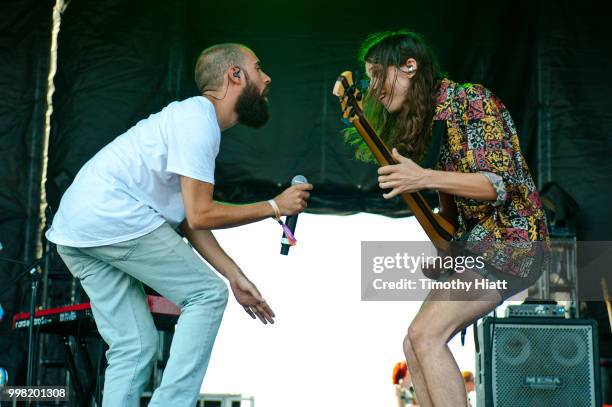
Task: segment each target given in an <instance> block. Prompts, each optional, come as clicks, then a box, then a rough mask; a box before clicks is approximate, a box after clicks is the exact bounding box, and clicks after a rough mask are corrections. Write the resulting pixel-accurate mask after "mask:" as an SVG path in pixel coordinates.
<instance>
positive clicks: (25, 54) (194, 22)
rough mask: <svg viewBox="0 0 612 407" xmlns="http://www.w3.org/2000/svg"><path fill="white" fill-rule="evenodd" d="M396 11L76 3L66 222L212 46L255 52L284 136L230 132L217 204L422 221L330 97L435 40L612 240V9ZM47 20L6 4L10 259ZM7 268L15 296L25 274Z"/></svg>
mask: <svg viewBox="0 0 612 407" xmlns="http://www.w3.org/2000/svg"><path fill="white" fill-rule="evenodd" d="M379 4H380V5H381V7H379ZM382 5H383V3H380V2H372V3H369V4H368V3H365V2H363V1H362V2H339V1H325V2H324V1H321V0H314V1H294V2H286V1H277V0H273V1H265V2H263V1H261V2H256V1H250V2H245V1H241V0H237V1H233V2H221V1H219V2H210V1H206V2H203V1H197V0H175V1H172V2H170V1H159V0H149V1H144V0H131V1H127V0H123V1H120V0H107V1H103V2H101V1H93V0H79V1H77V0H73V1H71V2H70V4H69V5H68V7H67V9H66V11H65V13H64V14H63V17H62V25H61V30H60V35H59V51H58V58H59V59H58V72H57V75H56V77H55V85H56V93H55V95H54V98H53V104H54V113H53V116H52V130H51V131H52V133H51V139H50V151H49V171H48V182H47V184H46V188H47V194H48V199H49V203H50V205H51V207H52V208H57V206H58V203H59V199H60V198H61V194H62V193H63V192H64V191H65V189H66V188H67V187H68V185H69V184H70V182H71V181H72V179H73V178H74V176H75V175H76V173H77V172H78V170H79V168H80V167H81V166H82V165H83V164H84V163H85V162H86V161H87V160H88V159H89V158H90V157H92V156H93V155H94V154H95V153H96V152H97V151H98V150H99V149H100V148H102V147H103V146H104V145H105V144H107V143H108V142H110V141H111V140H113V139H114V138H115V137H116V136H118V135H119V134H121V133H122V132H124V131H125V130H126V129H128V128H129V127H130V126H131V125H133V124H134V123H136V122H137V121H138V120H140V119H143V118H145V117H147V116H148V115H149V114H151V113H154V112H157V111H159V110H160V109H161V108H162V107H163V106H165V105H166V104H168V103H169V102H171V101H173V100H179V99H184V98H187V97H189V96H193V95H195V94H196V88H195V85H194V83H193V79H192V78H193V66H194V62H195V59H196V57H197V55H198V54H199V52H200V51H201V50H202V49H203V48H205V47H207V46H210V45H212V44H215V43H218V42H228V41H235V42H242V43H245V44H247V45H248V46H250V47H251V48H252V49H253V50H254V51H255V52H256V54H257V55H258V56H259V58H260V59H261V61H262V64H263V67H264V70H265V71H266V72H267V73H268V74H269V75H270V76H271V77H272V87H271V92H270V104H271V120H270V123H269V124H268V125H267V126H266V127H265V128H263V129H260V130H252V129H246V128H241V127H235V128H233V129H231V130H229V131H227V132H226V133H224V134H223V136H222V144H221V153H220V155H219V157H218V162H217V174H216V177H217V185H216V190H215V195H216V198H217V199H219V200H223V201H229V202H236V203H238V202H250V201H255V200H262V199H268V198H270V197H272V196H274V195H275V194H277V193H279V192H280V191H281V189H282V188H283V187H285V186H286V185H287V184H288V182H289V180H290V179H291V178H292V177H293V176H294V175H296V174H303V175H305V176H306V177H307V178H308V179H309V180H310V181H311V182H312V183H314V184H315V188H316V189H315V191H314V193H313V195H312V198H311V201H310V203H309V211H310V212H313V213H327V214H348V213H354V212H359V211H367V212H372V213H380V214H385V215H389V216H406V215H408V212H407V210H406V208H405V207H404V206H403V204H402V203H401V202H399V201H394V202H387V201H385V200H384V199H382V197H381V193H380V191H379V190H378V189H377V185H376V175H375V172H376V167H375V166H372V165H368V164H364V163H360V162H357V161H356V160H354V159H353V158H352V151H351V150H350V148H348V147H346V146H345V145H344V144H343V142H342V137H341V135H340V130H341V129H342V124H341V122H340V120H339V108H338V103H337V100H336V98H335V97H334V96H333V95H332V94H331V88H332V86H333V83H334V81H335V79H336V77H337V75H338V74H339V73H340V72H341V71H343V70H346V69H351V70H353V71H356V72H359V73H361V72H362V67H360V66H359V65H358V64H357V61H356V53H357V48H358V46H359V44H360V42H361V41H362V40H363V39H364V38H365V36H366V35H367V34H368V33H371V32H373V31H378V30H386V29H394V28H402V27H406V28H410V29H413V30H415V31H418V32H420V33H422V34H424V35H425V37H426V38H427V39H428V41H429V43H430V45H431V46H432V47H433V48H434V49H435V50H436V51H437V54H438V56H439V59H440V62H441V64H442V66H443V68H444V69H445V70H446V71H447V72H448V74H449V76H450V77H451V78H452V79H454V80H457V81H460V82H478V83H483V84H485V85H486V86H487V87H488V88H489V89H491V90H492V91H493V92H494V93H496V94H497V95H499V96H500V97H501V99H502V100H503V101H504V103H505V104H506V106H507V107H508V108H509V110H510V112H511V113H512V115H513V117H514V119H515V122H516V124H517V127H518V129H519V133H520V137H521V144H522V149H523V152H524V154H525V156H526V157H527V160H528V163H529V165H530V168H531V171H532V174H533V176H534V178H536V181H537V183H538V185H540V186H541V185H543V184H544V183H545V182H548V181H556V182H557V183H558V184H560V185H561V187H562V188H564V189H566V190H567V191H568V192H569V193H570V194H571V195H572V196H573V197H574V198H575V199H576V200H577V201H578V203H579V204H580V208H581V210H580V214H579V218H578V223H577V228H578V237H579V239H581V240H612V239H611V236H610V232H609V231H610V230H611V229H612V215H611V213H610V211H609V210H608V209H606V208H608V207H609V203H608V202H609V199H610V197H611V196H612V182H611V181H610V179H609V175H610V174H611V173H612V160H610V155H611V153H612V136H611V133H612V132H611V130H610V128H611V125H612V101H611V100H610V95H611V94H612V92H611V90H612V89H611V85H610V68H609V65H610V62H611V61H612V58H611V57H610V52H609V48H610V43H611V42H610V39H611V38H610V35H609V34H608V32H609V30H607V28H608V27H607V26H606V24H609V17H610V16H609V13H608V12H605V11H604V10H603V6H601V5H600V3H599V2H597V1H582V2H573V1H569V0H564V1H530V2H517V1H498V2H492V1H489V2H474V1H440V2H432V3H427V4H425V2H420V3H417V2H392V3H384V7H382ZM50 16H51V4H50V2H42V1H37V0H31V1H23V0H22V1H3V2H2V3H1V4H0V60H2V62H3V63H2V64H0V71H1V72H0V91H1V92H2V93H1V94H2V98H0V241H1V242H2V243H3V244H4V246H5V250H4V252H3V255H4V256H8V257H12V258H19V259H21V260H24V261H26V260H30V259H31V258H32V253H33V252H32V247H33V245H34V242H35V239H36V236H35V235H34V234H33V232H32V230H35V228H34V229H33V226H32V225H34V226H35V225H36V221H35V220H33V219H36V218H37V214H38V213H37V212H38V196H39V195H38V192H39V191H38V188H37V187H36V185H37V183H38V181H39V178H37V176H38V177H39V176H40V162H41V159H40V151H39V145H40V140H41V137H42V125H41V120H42V113H41V112H42V110H43V109H44V107H45V106H44V103H43V101H42V100H41V94H44V90H45V89H46V86H45V83H44V82H45V78H46V69H47V65H48V48H49V31H50V19H51V17H50ZM41 72H42V80H41ZM0 270H1V271H2V275H1V276H0V283H1V284H2V285H5V284H6V283H7V282H8V281H9V276H10V275H14V274H15V271H16V269H15V268H14V267H8V266H6V265H2V266H0ZM13 298H14V294H13V295H11V296H10V298H9V300H6V299H5V301H8V304H13V303H14V300H13ZM1 300H2V298H0V302H2V301H1ZM2 303H3V304H4V305H5V308H9V309H10V308H11V305H9V306H7V305H6V303H5V302H2ZM5 323H6V321H5ZM3 326H4V325H3ZM2 354H6V351H5V350H4V349H2V344H1V342H0V355H2ZM1 364H2V361H1V360H0V365H1Z"/></svg>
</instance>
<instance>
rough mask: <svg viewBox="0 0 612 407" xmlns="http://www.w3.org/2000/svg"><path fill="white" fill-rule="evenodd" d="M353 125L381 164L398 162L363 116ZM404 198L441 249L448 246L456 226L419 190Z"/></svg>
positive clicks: (403, 195)
mask: <svg viewBox="0 0 612 407" xmlns="http://www.w3.org/2000/svg"><path fill="white" fill-rule="evenodd" d="M353 125H354V126H355V128H356V129H357V131H358V132H359V134H360V135H361V137H362V138H363V139H364V141H365V142H366V144H367V145H368V147H369V148H370V151H372V154H374V157H375V158H376V160H377V161H378V162H379V163H380V165H391V164H396V161H395V160H394V159H393V156H392V155H391V152H390V151H389V149H388V148H387V146H386V145H385V143H384V142H383V141H382V140H381V138H380V137H379V136H378V135H377V134H376V132H375V131H374V129H373V128H372V126H370V123H368V121H367V120H366V119H365V117H363V116H359V117H358V118H357V119H355V120H354V121H353ZM401 197H402V199H403V200H404V202H405V203H406V205H408V207H409V208H410V210H411V211H412V213H413V214H414V216H415V217H416V218H417V221H418V222H419V223H420V224H421V226H422V227H423V229H424V230H425V233H426V234H427V236H428V237H429V238H430V239H431V241H432V242H433V243H434V244H435V245H436V247H438V248H440V249H446V248H447V247H448V241H449V240H451V238H452V236H453V234H454V229H455V228H454V226H453V225H452V224H450V223H449V222H448V221H447V220H446V219H444V218H443V217H442V216H440V215H439V214H436V213H433V211H432V210H431V208H430V206H429V204H428V203H427V201H426V200H425V199H424V198H423V195H421V193H419V192H411V193H403V194H401Z"/></svg>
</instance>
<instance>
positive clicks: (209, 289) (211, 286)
mask: <svg viewBox="0 0 612 407" xmlns="http://www.w3.org/2000/svg"><path fill="white" fill-rule="evenodd" d="M228 298H229V290H228V289H227V285H226V284H225V283H224V282H223V280H221V279H220V278H216V279H209V280H208V281H207V282H206V284H203V285H202V286H201V287H199V289H198V290H197V291H196V292H195V293H194V294H193V296H192V297H191V298H189V299H188V300H187V302H186V304H185V306H187V307H188V306H196V307H200V308H207V310H208V309H210V308H211V307H213V308H214V309H219V310H222V311H223V310H225V307H226V305H227V301H228Z"/></svg>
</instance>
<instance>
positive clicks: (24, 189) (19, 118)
mask: <svg viewBox="0 0 612 407" xmlns="http://www.w3.org/2000/svg"><path fill="white" fill-rule="evenodd" d="M51 8H52V4H51V2H44V1H38V0H20V1H2V2H1V3H0V95H1V97H0V244H1V245H2V246H3V250H2V251H0V257H2V258H9V259H17V260H20V261H29V260H31V259H32V257H33V255H34V247H33V244H34V243H35V241H36V236H35V235H36V230H37V225H38V207H39V201H38V196H39V192H40V187H39V184H40V165H39V160H38V157H39V156H40V140H41V137H42V135H43V127H44V110H45V101H44V98H45V94H46V84H47V79H46V78H47V72H48V54H49V41H50V34H51ZM23 268H24V266H23V265H16V264H12V263H9V262H6V261H5V260H0V292H2V291H5V289H8V291H6V292H5V293H4V294H1V295H0V304H1V305H2V307H3V308H4V310H5V313H6V315H5V318H4V320H3V321H2V322H1V323H0V366H5V367H8V368H10V369H12V370H11V373H14V372H15V371H17V370H16V367H18V366H19V365H20V364H21V363H22V361H23V360H24V354H25V349H26V348H25V347H24V346H23V338H21V337H20V336H19V335H18V334H16V333H15V332H13V331H11V330H10V321H11V318H10V317H11V315H12V313H13V312H15V311H16V310H19V309H23V307H24V305H25V304H24V301H21V300H22V298H24V297H23V296H22V293H23V291H24V290H25V289H27V287H28V281H25V280H22V281H20V282H19V284H13V283H12V281H13V279H14V278H15V277H16V276H17V275H19V273H20V272H21V270H22V269H23ZM24 299H25V298H24Z"/></svg>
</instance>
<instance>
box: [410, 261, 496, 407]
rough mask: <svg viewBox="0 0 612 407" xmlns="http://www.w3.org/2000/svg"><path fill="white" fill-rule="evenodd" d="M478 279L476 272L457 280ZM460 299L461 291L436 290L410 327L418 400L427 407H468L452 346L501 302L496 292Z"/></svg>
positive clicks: (411, 369)
mask: <svg viewBox="0 0 612 407" xmlns="http://www.w3.org/2000/svg"><path fill="white" fill-rule="evenodd" d="M476 278H482V277H481V276H480V275H478V274H477V273H474V272H472V271H466V272H464V273H462V274H455V275H454V276H453V279H460V280H464V281H471V280H473V279H476ZM451 296H452V297H451ZM456 298H457V291H450V290H432V291H431V292H430V293H429V295H428V297H427V299H426V300H425V302H424V303H423V305H422V306H421V309H420V310H419V312H418V313H417V315H416V317H415V318H414V320H413V322H412V323H411V324H410V327H409V328H408V334H407V336H406V339H405V341H404V343H405V346H404V352H405V353H406V358H407V362H408V364H409V367H410V373H411V375H412V377H413V383H414V386H415V391H416V394H417V400H418V401H419V404H421V405H422V406H425V407H427V406H435V407H445V406H454V407H455V406H457V407H461V406H467V395H466V392H465V385H464V382H463V377H462V376H461V372H460V370H459V367H458V366H457V363H456V362H455V360H454V358H453V355H452V354H451V352H450V349H449V348H448V342H449V341H450V339H451V338H453V337H454V336H455V335H456V334H457V333H459V332H460V331H461V330H462V329H463V328H464V327H466V326H468V325H470V324H471V323H472V322H473V321H475V320H476V319H477V318H479V317H481V316H483V315H485V314H487V313H488V312H490V311H491V310H492V309H493V308H495V307H496V306H497V305H498V304H499V302H500V301H501V296H500V295H499V293H498V292H497V291H494V290H488V291H482V290H479V291H475V290H471V292H467V293H465V296H464V297H463V298H462V300H461V301H456V300H455V299H456ZM406 344H407V346H406Z"/></svg>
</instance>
